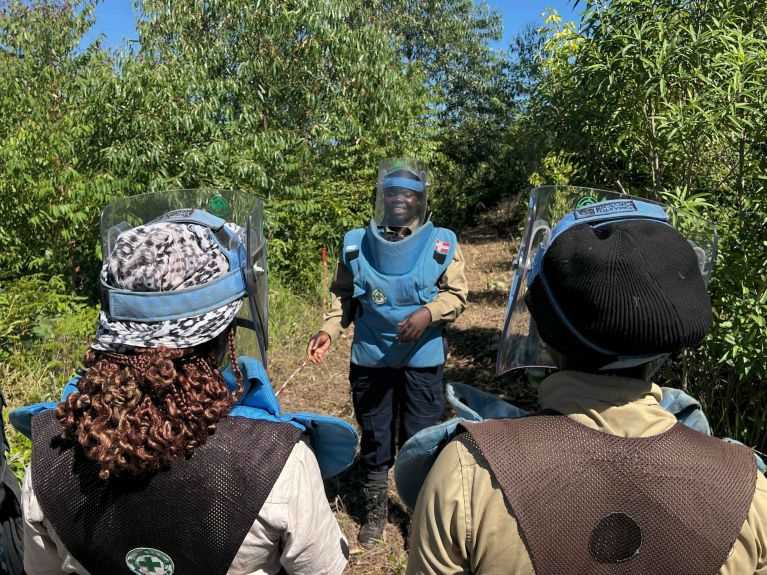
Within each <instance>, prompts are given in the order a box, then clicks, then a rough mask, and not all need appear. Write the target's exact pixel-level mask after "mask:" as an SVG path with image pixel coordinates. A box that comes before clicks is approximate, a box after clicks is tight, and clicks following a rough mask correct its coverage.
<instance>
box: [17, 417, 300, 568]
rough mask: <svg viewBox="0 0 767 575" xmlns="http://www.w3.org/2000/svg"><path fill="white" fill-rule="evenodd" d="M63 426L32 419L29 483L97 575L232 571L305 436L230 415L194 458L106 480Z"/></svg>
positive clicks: (50, 420)
mask: <svg viewBox="0 0 767 575" xmlns="http://www.w3.org/2000/svg"><path fill="white" fill-rule="evenodd" d="M61 431H62V427H61V424H60V423H59V422H58V421H57V420H56V419H55V417H54V415H53V412H52V411H47V412H44V413H41V414H39V415H36V416H35V417H34V418H33V420H32V437H33V449H32V463H31V466H32V482H33V485H34V490H35V495H36V496H37V499H38V501H39V502H40V506H41V507H42V509H43V512H44V513H45V516H46V518H47V519H48V520H49V521H50V522H51V525H53V528H54V530H55V531H56V534H57V535H58V536H59V538H60V539H61V541H62V543H63V544H64V546H65V547H66V548H67V550H68V551H69V552H70V553H71V554H72V556H73V557H75V558H76V559H77V560H78V561H79V562H80V563H82V565H83V566H84V567H85V568H86V569H87V570H88V571H89V572H90V573H92V574H94V575H96V574H102V573H110V574H120V573H124V574H130V573H131V572H133V573H136V572H142V573H151V574H157V575H160V574H163V575H167V574H168V573H176V574H183V575H188V574H191V575H194V574H200V575H212V574H222V575H223V574H225V573H226V572H227V571H228V569H229V566H230V565H231V563H232V560H233V559H234V557H235V556H236V554H237V551H238V550H239V548H240V545H241V544H242V542H243V540H244V539H245V536H246V535H247V533H248V531H249V530H250V528H251V526H252V525H253V522H254V521H255V519H256V517H257V515H258V512H259V511H260V510H261V506H262V505H263V504H264V501H266V498H267V497H268V495H269V493H270V492H271V490H272V487H273V486H274V483H275V482H276V481H277V478H278V477H279V474H280V472H281V471H282V468H283V467H284V466H285V462H286V461H287V459H288V456H289V455H290V453H291V451H292V450H293V447H294V446H295V444H296V442H297V441H298V440H299V437H300V435H301V431H300V430H299V429H297V428H296V427H294V426H292V425H290V424H287V423H274V422H269V421H262V420H252V419H247V418H243V417H225V418H223V419H221V421H219V423H218V426H217V428H216V432H215V433H214V434H213V435H211V436H210V437H209V438H208V440H207V441H206V442H205V443H204V444H203V445H201V446H199V447H197V448H196V449H195V450H194V452H193V454H192V456H191V457H190V458H188V459H183V458H182V459H178V460H176V461H174V462H173V463H172V464H171V465H170V467H169V468H168V469H166V470H162V471H160V472H158V473H156V474H155V475H153V476H151V477H148V478H135V477H124V478H119V477H112V478H109V479H108V480H102V479H100V478H99V475H98V472H99V470H98V466H97V465H96V463H95V462H93V461H92V460H90V459H88V458H87V457H86V456H85V455H84V454H83V452H82V450H81V448H80V446H79V445H78V444H76V443H74V442H72V441H70V440H65V439H62V438H61ZM157 551H159V553H157ZM165 558H169V559H170V560H171V561H172V568H171V570H168V569H167V562H165V565H164V564H163V563H164V559H165ZM129 561H134V562H138V567H137V568H138V569H139V571H135V570H133V569H129V568H128V565H127V564H126V563H127V562H129ZM142 561H143V563H142ZM134 567H135V565H134ZM142 569H143V570H142Z"/></svg>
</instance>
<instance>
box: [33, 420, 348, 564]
mask: <svg viewBox="0 0 767 575" xmlns="http://www.w3.org/2000/svg"><path fill="white" fill-rule="evenodd" d="M238 419H239V418H238ZM195 457H196V456H195ZM193 459H194V458H193ZM22 500H23V506H24V531H25V535H24V536H25V540H26V541H27V548H26V549H27V553H26V556H25V567H26V573H27V574H28V575H43V574H45V575H47V574H49V573H77V574H78V575H87V574H88V573H89V572H88V570H87V569H85V567H83V565H82V564H81V563H80V562H79V561H78V560H77V558H76V557H75V556H73V555H72V554H71V553H70V552H69V550H68V549H67V548H66V547H65V546H64V545H63V543H62V542H61V539H60V538H59V537H58V535H57V534H56V532H55V531H53V530H52V529H50V524H49V522H48V519H47V517H46V516H45V514H44V513H43V510H42V508H41V506H40V502H39V500H38V497H37V493H36V490H35V489H34V488H33V485H32V474H31V470H29V471H27V475H26V477H25V481H24V485H23V489H22ZM308 510H312V512H311V513H307V511H308ZM189 523H190V522H189V521H188V520H187V521H186V523H185V524H184V525H183V526H182V528H180V529H179V531H180V532H181V533H187V532H188V531H187V526H188V525H189ZM193 527H194V526H193ZM136 559H137V560H141V559H142V557H136ZM152 559H153V561H155V560H157V558H156V557H152ZM347 560H348V545H347V542H346V539H345V537H344V535H343V533H342V531H341V529H340V527H339V526H338V522H337V521H336V519H335V516H334V515H333V512H332V511H331V509H330V506H329V505H328V501H327V498H326V496H325V490H324V487H323V483H322V479H321V478H320V472H319V469H318V467H317V460H316V458H315V456H314V453H313V452H312V449H311V448H310V447H309V446H308V445H307V444H306V443H305V442H304V441H303V440H302V441H299V442H298V443H296V444H295V446H294V447H293V451H292V452H291V454H290V456H289V457H288V459H287V461H286V462H285V466H284V467H283V469H282V472H281V473H280V475H279V477H278V478H277V481H276V482H275V483H274V486H273V487H272V490H271V492H270V493H269V495H268V497H267V498H266V501H265V502H264V504H263V506H262V507H261V510H260V511H259V513H258V517H257V519H256V520H255V521H253V524H252V525H251V526H250V529H249V531H248V532H247V534H246V535H245V538H244V539H243V540H242V544H241V546H240V548H239V550H238V551H237V554H236V556H235V558H234V560H233V561H232V563H231V566H230V568H229V573H231V574H232V575H235V574H236V575H242V574H243V573H248V574H253V573H278V572H283V573H287V574H290V575H314V574H315V573H323V574H327V575H338V574H340V573H341V572H342V571H343V570H344V567H345V565H346V563H347ZM155 566H156V565H155ZM115 572H119V571H115ZM175 572H176V574H177V573H179V570H178V569H176V570H175ZM102 573H103V571H102ZM110 573H111V571H110ZM91 575H98V572H95V573H92V574H91Z"/></svg>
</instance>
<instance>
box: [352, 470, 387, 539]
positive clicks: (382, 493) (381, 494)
mask: <svg viewBox="0 0 767 575" xmlns="http://www.w3.org/2000/svg"><path fill="white" fill-rule="evenodd" d="M363 492H364V493H365V510H366V511H367V518H366V520H365V524H364V525H363V526H362V528H361V529H360V532H359V535H357V540H358V541H359V542H360V545H361V546H362V547H363V548H364V549H373V547H375V546H376V545H377V544H378V543H380V542H381V541H383V532H384V528H385V527H386V521H387V520H388V518H389V489H388V483H387V472H386V471H374V472H371V473H369V474H368V478H367V481H365V488H364V489H363Z"/></svg>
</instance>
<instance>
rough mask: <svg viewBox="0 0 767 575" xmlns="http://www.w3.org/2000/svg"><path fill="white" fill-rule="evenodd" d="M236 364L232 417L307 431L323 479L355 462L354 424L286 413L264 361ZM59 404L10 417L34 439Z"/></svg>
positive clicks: (71, 387)
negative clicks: (37, 419)
mask: <svg viewBox="0 0 767 575" xmlns="http://www.w3.org/2000/svg"><path fill="white" fill-rule="evenodd" d="M237 363H238V365H239V366H240V370H241V371H242V375H243V382H242V385H243V393H242V395H241V396H240V397H239V399H238V400H237V403H236V404H235V406H234V407H232V410H231V411H230V412H229V416H230V417H247V418H250V419H263V420H266V421H274V422H284V423H289V424H291V425H293V426H295V427H297V428H298V429H300V430H301V431H303V432H304V433H306V434H307V436H308V438H309V443H310V444H311V446H312V450H313V451H314V454H315V455H316V457H317V463H319V466H320V472H321V474H322V478H323V479H327V478H328V477H333V476H334V475H338V474H339V473H341V472H342V471H344V470H345V469H346V468H347V467H349V466H350V465H351V464H352V463H353V462H354V456H355V454H356V452H357V431H356V430H355V429H354V427H352V426H351V425H350V424H349V423H347V422H345V421H343V420H341V419H338V418H336V417H331V416H329V415H319V414H317V413H304V412H300V413H283V412H282V409H281V408H280V402H279V401H278V400H277V396H276V395H275V394H274V390H273V389H272V384H271V383H270V381H269V377H268V376H267V374H266V370H265V369H264V366H263V365H262V364H261V362H260V361H258V360H257V359H254V358H252V357H246V356H241V357H239V358H238V359H237ZM222 373H223V376H224V381H225V382H226V385H227V387H229V389H230V390H232V391H234V390H235V389H236V388H237V380H236V378H235V376H234V373H233V372H232V368H231V366H228V367H227V368H226V369H225V370H224V371H223V372H222ZM80 377H81V375H80V374H78V375H75V376H74V377H72V379H70V380H69V382H68V383H67V385H66V386H65V387H64V390H63V391H62V392H61V400H60V401H64V399H65V398H66V397H67V396H68V395H69V394H70V393H72V392H75V391H79V390H78V389H77V382H78V381H79V380H80ZM57 405H58V403H56V402H53V401H48V402H43V403H35V404H33V405H25V406H23V407H19V408H17V409H14V410H13V411H11V412H10V414H9V416H8V419H9V421H10V422H11V424H13V427H15V428H16V430H17V431H19V433H21V434H23V435H25V436H26V437H28V438H31V437H32V417H33V416H34V415H36V414H38V413H41V412H43V411H46V410H49V409H54V408H55V407H56V406H57Z"/></svg>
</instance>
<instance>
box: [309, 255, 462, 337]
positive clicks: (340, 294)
mask: <svg viewBox="0 0 767 575" xmlns="http://www.w3.org/2000/svg"><path fill="white" fill-rule="evenodd" d="M463 267H464V259H463V255H462V254H461V248H460V247H459V246H458V245H456V246H455V252H454V254H453V260H452V261H451V262H450V263H449V264H448V266H447V269H445V272H444V273H443V274H442V275H441V276H440V278H439V281H438V282H437V287H438V288H439V291H438V292H437V295H436V296H434V299H433V300H432V301H430V302H429V303H427V304H426V305H424V307H425V308H426V309H428V310H429V313H431V325H435V324H437V323H440V322H443V323H444V322H451V321H455V319H456V318H457V317H458V316H459V315H461V312H462V311H463V310H464V309H465V308H466V300H467V296H468V293H469V284H468V283H467V281H466V275H465V274H464V271H463ZM330 291H331V293H332V294H333V301H332V302H331V304H330V311H328V312H327V313H326V314H325V315H324V316H323V318H322V319H323V323H322V327H321V328H320V331H324V332H325V333H327V334H328V335H329V336H330V340H331V341H335V340H336V339H337V338H338V336H339V334H340V333H341V332H342V331H343V330H344V329H346V328H347V327H349V324H351V322H352V321H353V320H354V317H353V313H354V307H353V305H352V303H353V302H352V295H353V294H354V275H352V272H351V271H350V270H349V268H347V267H346V266H345V265H344V264H343V262H341V261H340V260H339V262H338V265H337V266H336V271H335V273H334V274H333V281H332V282H331V284H330Z"/></svg>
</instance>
